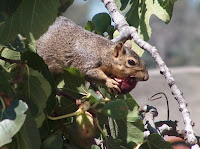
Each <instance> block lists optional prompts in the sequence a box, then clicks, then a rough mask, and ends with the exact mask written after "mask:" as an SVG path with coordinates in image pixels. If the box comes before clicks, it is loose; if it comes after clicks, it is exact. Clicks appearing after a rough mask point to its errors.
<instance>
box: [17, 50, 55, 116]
mask: <svg viewBox="0 0 200 149" xmlns="http://www.w3.org/2000/svg"><path fill="white" fill-rule="evenodd" d="M21 57H22V58H21V59H22V61H27V65H28V66H29V67H31V68H33V69H34V70H38V71H39V72H40V73H41V74H42V75H43V76H44V78H45V79H46V80H47V81H48V82H49V83H50V85H51V95H50V96H49V99H48V102H47V111H48V112H51V111H52V109H53V108H54V107H55V101H56V100H55V96H56V85H55V82H54V78H53V76H52V74H51V72H50V71H49V69H48V66H47V65H46V64H45V62H44V60H43V59H42V58H41V57H40V56H39V55H38V54H36V53H34V52H31V51H27V52H24V53H22V54H21ZM52 102H53V103H52Z"/></svg>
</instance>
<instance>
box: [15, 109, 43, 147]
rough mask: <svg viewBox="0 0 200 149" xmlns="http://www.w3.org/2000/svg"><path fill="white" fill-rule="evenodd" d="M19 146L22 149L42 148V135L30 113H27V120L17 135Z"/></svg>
mask: <svg viewBox="0 0 200 149" xmlns="http://www.w3.org/2000/svg"><path fill="white" fill-rule="evenodd" d="M17 144H18V148H20V149H25V148H28V149H29V148H30V149H37V148H38V149H39V148H40V146H41V140H40V134H39V131H38V128H37V125H36V123H35V121H34V118H33V117H32V115H31V113H30V112H27V117H26V120H25V122H24V124H23V126H22V128H21V129H20V131H19V132H18V133H17Z"/></svg>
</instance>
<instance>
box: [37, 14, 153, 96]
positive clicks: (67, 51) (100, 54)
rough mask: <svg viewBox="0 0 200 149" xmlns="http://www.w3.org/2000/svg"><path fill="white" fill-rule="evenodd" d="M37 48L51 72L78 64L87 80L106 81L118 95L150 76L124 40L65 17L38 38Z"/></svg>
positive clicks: (77, 66) (110, 88) (101, 82)
mask: <svg viewBox="0 0 200 149" xmlns="http://www.w3.org/2000/svg"><path fill="white" fill-rule="evenodd" d="M36 47H37V53H38V54H39V55H40V56H41V57H43V59H44V61H45V62H46V64H47V65H48V66H49V69H50V71H52V72H60V70H62V68H63V67H70V66H73V67H76V68H77V69H79V70H80V71H81V73H82V74H83V75H84V76H85V79H86V80H87V81H89V82H93V83H100V84H105V85H106V86H107V88H108V89H109V90H110V91H111V92H113V93H115V94H118V93H120V92H122V93H128V92H129V91H130V90H131V89H132V88H134V87H135V85H136V83H137V82H138V81H146V80H148V77H149V76H148V72H147V68H146V66H145V64H144V62H143V61H142V59H141V58H140V57H139V56H138V55H137V54H136V53H135V52H134V51H133V50H131V49H130V48H127V47H125V46H124V45H123V43H122V42H119V43H114V42H112V41H110V40H108V39H106V38H104V37H102V36H99V35H96V34H94V33H91V32H89V31H87V30H84V29H83V28H82V27H80V26H78V25H76V24H75V23H74V22H72V21H71V20H69V19H67V18H65V17H63V16H60V17H58V18H57V19H56V21H55V22H54V24H53V25H51V26H50V27H49V29H48V31H47V32H46V33H45V34H44V35H43V36H41V37H40V38H39V39H38V40H37V41H36Z"/></svg>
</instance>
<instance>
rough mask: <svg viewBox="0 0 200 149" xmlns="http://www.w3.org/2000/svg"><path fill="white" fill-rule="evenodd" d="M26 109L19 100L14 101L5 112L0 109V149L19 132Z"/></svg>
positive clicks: (24, 104)
mask: <svg viewBox="0 0 200 149" xmlns="http://www.w3.org/2000/svg"><path fill="white" fill-rule="evenodd" d="M27 109H28V106H27V105H26V103H24V102H23V101H21V100H14V101H13V102H12V103H11V105H10V106H9V107H8V108H6V109H5V111H4V110H3V109H1V108H0V118H1V119H0V138H1V139H0V147H1V146H3V145H5V144H7V143H9V142H11V141H12V137H13V136H14V135H15V134H16V133H17V132H18V131H19V130H20V128H21V127H22V125H23V123H24V121H25V118H26V115H25V114H24V113H25V112H26V110H27Z"/></svg>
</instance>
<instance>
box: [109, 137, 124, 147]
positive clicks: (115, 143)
mask: <svg viewBox="0 0 200 149" xmlns="http://www.w3.org/2000/svg"><path fill="white" fill-rule="evenodd" d="M121 143H122V140H120V139H113V138H112V137H108V148H109V149H126V148H125V147H123V146H121Z"/></svg>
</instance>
